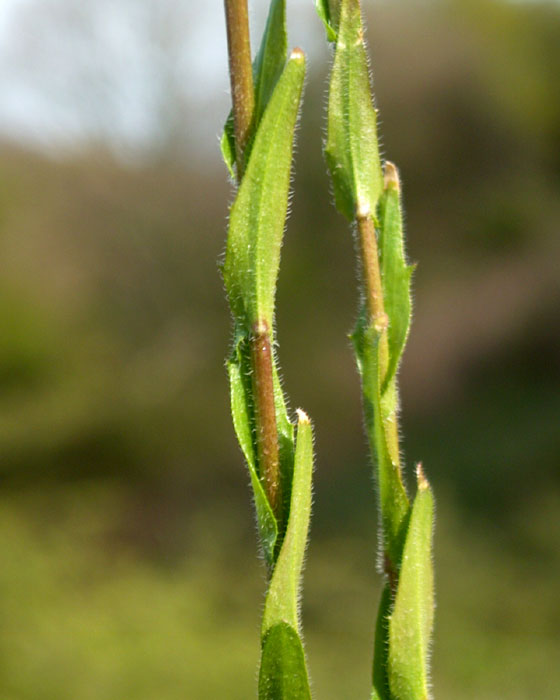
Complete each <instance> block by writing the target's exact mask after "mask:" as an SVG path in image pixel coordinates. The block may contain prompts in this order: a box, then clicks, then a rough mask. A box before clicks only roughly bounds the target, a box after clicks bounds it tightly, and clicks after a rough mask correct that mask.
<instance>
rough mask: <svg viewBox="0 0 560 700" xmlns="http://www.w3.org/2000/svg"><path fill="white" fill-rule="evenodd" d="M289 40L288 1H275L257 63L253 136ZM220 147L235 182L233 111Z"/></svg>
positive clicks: (247, 152) (254, 71)
mask: <svg viewBox="0 0 560 700" xmlns="http://www.w3.org/2000/svg"><path fill="white" fill-rule="evenodd" d="M287 49H288V37H287V33H286V0H272V2H271V4H270V9H269V12H268V19H267V22H266V27H265V30H264V34H263V37H262V40H261V45H260V48H259V52H258V53H257V56H256V58H255V60H254V61H253V84H254V89H255V114H254V117H253V127H252V131H253V133H254V132H256V131H257V129H258V127H259V124H260V121H261V118H262V115H263V113H264V110H265V108H266V105H267V104H268V101H269V99H270V97H271V95H272V93H273V91H274V88H275V87H276V83H277V82H278V79H279V78H280V75H281V74H282V69H283V68H284V65H285V64H286V58H287ZM252 141H253V139H252V138H250V139H249V142H248V144H247V150H246V159H247V158H248V157H249V154H250V149H251V145H252ZM220 148H221V151H222V156H223V159H224V162H225V164H226V166H227V169H228V171H229V174H230V175H231V177H232V178H233V179H235V171H234V165H235V130H234V124H233V112H230V113H229V115H228V118H227V119H226V123H225V126H224V131H223V133H222V138H221V140H220Z"/></svg>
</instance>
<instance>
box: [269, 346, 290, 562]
mask: <svg viewBox="0 0 560 700" xmlns="http://www.w3.org/2000/svg"><path fill="white" fill-rule="evenodd" d="M273 359H274V362H273V376H272V381H273V386H274V407H275V412H276V429H277V431H278V452H279V459H280V492H281V493H282V510H281V513H280V515H279V517H278V521H279V522H278V530H279V537H278V540H277V541H276V553H278V549H279V547H280V546H281V545H282V539H283V536H284V530H285V525H286V523H287V521H288V517H289V514H290V497H291V493H292V480H293V474H294V426H293V424H292V423H291V422H290V420H289V418H288V411H287V409H286V400H285V398H284V392H283V391H282V385H281V381H280V377H279V374H278V366H277V362H276V355H274V358H273Z"/></svg>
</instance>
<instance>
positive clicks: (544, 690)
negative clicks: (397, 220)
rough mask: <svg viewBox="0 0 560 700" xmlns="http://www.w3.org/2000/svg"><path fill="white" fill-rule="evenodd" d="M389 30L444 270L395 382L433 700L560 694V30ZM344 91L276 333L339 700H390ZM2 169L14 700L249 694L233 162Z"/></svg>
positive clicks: (408, 147)
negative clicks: (299, 444) (346, 180)
mask: <svg viewBox="0 0 560 700" xmlns="http://www.w3.org/2000/svg"><path fill="white" fill-rule="evenodd" d="M373 9H374V10H375V12H373V14H372V16H371V18H370V20H369V23H368V24H369V26H370V31H369V40H370V46H371V49H372V52H373V53H374V56H375V66H376V75H375V78H376V94H377V99H378V106H379V108H380V110H381V116H382V122H383V125H382V131H383V134H384V140H385V144H386V147H387V152H388V153H390V154H391V159H392V160H394V161H395V162H396V163H397V164H398V165H399V166H400V169H401V173H402V179H403V182H404V183H405V191H404V196H405V203H406V211H407V217H408V218H407V231H408V236H407V237H408V241H409V244H408V245H409V255H410V258H411V259H412V260H419V261H420V265H419V268H418V271H417V274H416V278H415V311H416V313H415V319H414V323H413V330H412V334H411V338H410V345H409V348H408V350H407V352H406V354H405V358H404V364H403V371H402V374H401V386H402V393H403V404H404V422H405V425H404V429H403V433H404V435H405V436H406V444H405V450H406V457H407V460H408V463H409V464H410V462H411V461H412V460H417V459H422V461H423V463H424V468H425V470H426V473H427V474H428V476H429V478H430V482H431V483H432V484H433V485H434V488H435V492H436V496H437V502H438V525H437V536H436V542H435V546H436V559H437V570H436V586H437V592H438V596H437V601H438V607H437V611H436V640H435V648H434V690H435V695H436V697H441V698H453V699H454V700H455V699H457V700H461V699H462V698H465V700H466V699H467V698H469V699H470V698H474V697H476V698H477V699H480V700H491V699H492V700H493V699H494V698H508V699H511V700H514V699H517V698H519V699H521V698H537V697H538V698H542V699H543V700H547V699H550V700H553V699H554V698H557V697H558V693H559V691H560V670H559V667H558V663H557V659H558V655H559V652H560V633H559V630H560V606H559V605H558V594H557V591H558V580H559V576H560V549H559V547H558V542H559V538H560V525H559V523H560V518H559V517H558V513H559V508H560V488H559V487H560V481H559V475H558V465H559V462H560V432H559V430H558V417H559V415H560V391H559V380H560V323H559V321H560V313H559V305H558V298H559V296H558V295H559V292H560V281H559V276H558V261H559V260H560V238H559V236H558V221H559V220H560V197H559V192H560V93H559V91H558V79H557V76H558V74H559V73H560V8H559V6H558V5H557V4H552V3H551V4H539V3H530V4H521V3H516V4H508V3H502V2H490V1H489V0H477V1H476V2H473V1H471V0H469V1H467V0H465V1H464V2H460V1H457V2H452V3H439V4H436V5H431V4H414V10H412V9H411V6H410V5H407V4H404V3H403V4H398V5H396V6H392V7H391V6H388V5H387V6H381V7H374V8H373ZM321 31H322V29H321V27H320V26H318V25H317V26H316V32H317V33H318V34H320V32H321ZM224 70H225V66H224ZM311 70H313V66H311ZM325 74H326V66H319V65H316V66H315V75H312V76H311V77H310V79H309V82H308V87H307V94H306V102H305V106H304V112H303V117H302V122H301V129H300V134H299V139H298V141H299V148H298V155H297V169H296V176H295V181H294V185H295V197H294V201H293V211H292V219H291V223H290V228H289V233H288V235H287V237H286V244H285V247H284V252H283V256H284V257H283V265H282V272H281V275H280V281H279V296H278V317H279V318H278V327H279V329H281V330H280V337H279V341H280V343H281V346H282V364H283V370H284V380H285V383H286V387H287V389H288V393H289V394H290V396H292V397H293V400H294V401H296V402H297V405H304V406H305V407H306V409H308V410H309V413H310V414H311V415H313V417H314V423H315V426H316V453H317V460H318V461H317V469H316V478H315V481H316V486H315V508H314V520H313V526H312V539H311V547H310V550H309V552H308V562H307V570H306V596H305V602H304V609H303V616H304V620H305V629H306V635H307V650H308V654H309V665H310V671H311V674H312V677H313V679H314V684H315V691H316V695H317V697H318V698H322V699H325V700H326V699H327V698H333V699H334V698H337V699H339V698H352V699H353V698H359V697H367V693H368V688H369V672H370V671H369V664H370V657H371V649H370V644H371V638H372V629H373V624H374V618H375V610H376V604H377V595H378V590H377V589H376V586H377V581H378V577H377V576H376V575H375V572H374V568H375V550H376V537H377V535H376V514H375V512H373V504H374V497H373V493H372V491H371V488H370V487H371V484H370V469H369V465H367V456H366V454H367V451H366V446H365V439H364V437H363V434H362V432H361V431H360V421H361V418H360V414H361V408H360V404H359V386H358V380H357V378H356V376H355V372H354V366H353V358H352V353H351V350H350V348H349V344H348V343H345V342H344V333H345V332H347V331H349V330H350V324H349V322H348V319H349V318H351V317H352V315H353V314H355V311H356V300H355V298H354V289H355V284H354V282H355V272H354V257H353V255H354V254H353V250H352V245H351V242H350V240H349V235H348V232H347V230H346V225H345V222H344V221H343V220H342V218H340V217H337V216H336V215H335V214H333V210H332V207H331V205H330V202H329V196H328V180H327V176H326V169H325V166H324V164H323V162H322V160H321V155H320V152H321V138H322V126H321V125H322V122H323V109H322V107H323V102H324V89H325V82H324V76H325ZM224 116H225V115H224ZM185 129H187V130H188V124H187V125H185ZM199 152H200V151H197V153H199ZM193 153H194V149H193ZM0 155H1V157H0V259H1V260H2V264H1V274H0V292H1V293H0V328H1V333H0V475H1V479H2V482H1V492H0V498H1V507H0V521H1V522H0V551H1V553H2V567H1V568H0V600H1V601H2V602H1V603H0V606H1V617H2V625H1V626H0V697H2V698H3V699H4V698H5V699H6V700H50V699H51V698H52V699H53V700H54V699H55V698H56V700H64V699H65V698H68V699H70V698H72V699H73V700H74V699H76V698H79V700H89V699H90V698H91V699H92V700H93V699H95V700H109V699H111V700H113V699H116V698H119V699H123V700H124V699H126V698H131V699H132V698H134V699H135V700H148V699H150V700H151V699H154V700H155V699H156V698H157V699H158V700H159V699H162V698H165V699H166V700H167V699H169V700H173V699H174V698H180V697H181V698H184V697H188V698H192V699H193V700H195V699H198V698H200V699H201V700H202V698H218V697H224V698H232V699H234V700H235V699H237V698H239V700H241V699H242V698H247V697H251V696H253V695H254V692H255V675H254V668H255V666H256V663H257V659H258V654H259V649H258V635H259V632H258V630H259V618H260V611H259V610H258V609H255V606H254V604H253V603H254V599H255V596H258V595H259V591H262V592H263V593H264V582H263V577H262V570H261V568H260V565H259V563H258V562H257V561H255V560H254V558H253V553H254V547H255V543H254V539H255V533H254V525H253V523H252V521H251V518H250V513H249V509H248V507H247V503H248V500H249V489H248V484H247V478H246V474H245V468H244V465H243V462H242V458H241V455H240V454H239V451H238V448H237V446H236V443H235V439H234V435H233V431H232V429H231V425H230V418H229V414H228V410H229V407H228V396H227V382H226V377H225V371H224V369H223V357H224V356H225V354H226V350H227V347H228V342H229V330H230V329H229V327H228V324H229V320H228V319H229V316H228V311H227V307H226V303H225V301H224V299H223V294H222V291H223V290H222V288H221V282H220V280H219V276H218V273H217V267H216V260H217V259H218V257H219V256H220V254H221V253H222V251H223V246H224V236H225V234H224V231H225V217H226V212H227V204H228V197H229V194H228V185H227V183H226V182H225V179H224V175H223V170H222V166H221V163H220V161H219V153H218V148H217V146H216V149H215V151H214V152H213V153H212V156H211V159H209V160H208V161H201V160H200V159H199V158H198V156H197V159H196V160H195V159H194V156H193V158H192V159H191V160H190V161H188V162H187V163H186V164H185V163H183V164H178V163H177V162H172V161H170V160H160V161H158V162H157V163H153V164H149V165H146V166H144V167H142V168H135V169H133V168H130V167H129V168H127V167H125V166H123V165H122V164H119V163H118V162H116V161H115V160H114V159H113V158H112V157H111V156H110V155H109V154H108V153H106V152H103V151H102V150H100V149H99V148H97V149H91V150H89V151H88V152H87V153H84V154H82V155H79V156H75V157H73V158H71V159H69V158H66V159H58V160H54V159H48V158H46V157H44V156H40V155H38V154H35V153H31V152H27V151H25V150H23V149H21V148H19V147H16V146H14V145H10V144H4V145H3V146H2V148H1V151H0ZM294 408H295V406H294ZM224 620H225V622H224Z"/></svg>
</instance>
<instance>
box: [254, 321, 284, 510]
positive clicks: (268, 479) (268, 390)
mask: <svg viewBox="0 0 560 700" xmlns="http://www.w3.org/2000/svg"><path fill="white" fill-rule="evenodd" d="M250 343H251V363H252V366H253V367H252V368H253V399H254V403H255V421H256V425H257V453H258V460H259V472H260V477H261V480H262V482H263V485H264V489H265V492H266V495H267V497H268V502H269V503H270V507H271V508H272V511H273V512H274V514H275V515H276V517H277V518H279V516H280V504H281V502H282V501H281V493H280V460H279V456H278V429H277V425H276V407H275V404H274V384H273V378H272V377H273V357H272V346H271V342H270V329H269V328H268V325H267V324H266V322H264V323H260V324H257V325H256V326H255V328H254V329H253V334H252V336H251V340H250Z"/></svg>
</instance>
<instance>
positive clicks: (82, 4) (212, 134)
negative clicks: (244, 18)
mask: <svg viewBox="0 0 560 700" xmlns="http://www.w3.org/2000/svg"><path fill="white" fill-rule="evenodd" d="M385 1H386V0H372V2H377V3H379V2H385ZM391 1H392V2H393V3H394V2H399V1H404V0H391ZM409 1H410V0H409ZM417 1H418V2H421V1H422V0H417ZM424 1H426V2H427V1H429V0H424ZM249 7H250V12H251V29H252V36H253V37H259V36H260V35H261V33H262V28H263V25H264V21H265V14H266V10H267V7H268V2H267V1H266V0H250V1H249ZM288 25H289V27H288V29H289V36H290V44H291V45H292V46H302V47H303V48H304V50H305V51H306V53H307V54H308V56H309V58H310V62H313V60H314V57H316V56H317V55H318V54H320V52H321V51H323V52H324V51H325V44H324V36H323V31H322V27H321V25H320V22H319V20H318V19H317V17H316V16H315V11H314V2H313V0H288ZM255 44H256V41H255V40H253V51H254V50H255V48H256V47H255ZM323 55H324V54H323ZM318 60H322V57H321V58H320V59H318ZM229 104H230V99H229V82H228V77H227V56H226V41H225V24H224V17H223V0H205V2H199V1H198V0H0V139H4V140H12V141H17V142H20V143H23V144H25V145H27V146H31V147H34V148H39V149H42V150H45V151H49V152H52V153H55V154H56V153H58V154H60V153H64V152H65V151H67V150H73V149H75V148H77V147H78V148H79V147H81V146H83V145H84V144H86V145H87V144H91V143H103V144H105V145H109V147H110V148H111V149H112V150H113V151H114V152H115V153H116V154H117V155H119V156H121V157H123V158H125V159H132V160H134V159H135V158H140V159H141V158H142V157H143V156H144V155H146V154H147V155H148V156H151V155H153V154H154V153H155V154H157V153H165V151H166V149H171V148H172V149H177V145H178V144H179V145H180V144H183V146H182V148H183V150H184V152H185V154H186V153H187V151H189V152H191V151H192V150H193V149H194V151H195V152H196V151H201V150H204V149H205V148H207V147H208V145H211V147H212V148H215V140H216V139H217V138H218V136H219V134H220V132H221V128H222V125H223V120H224V117H225V115H226V114H227V112H228V110H229ZM179 151H181V147H180V146H179Z"/></svg>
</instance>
